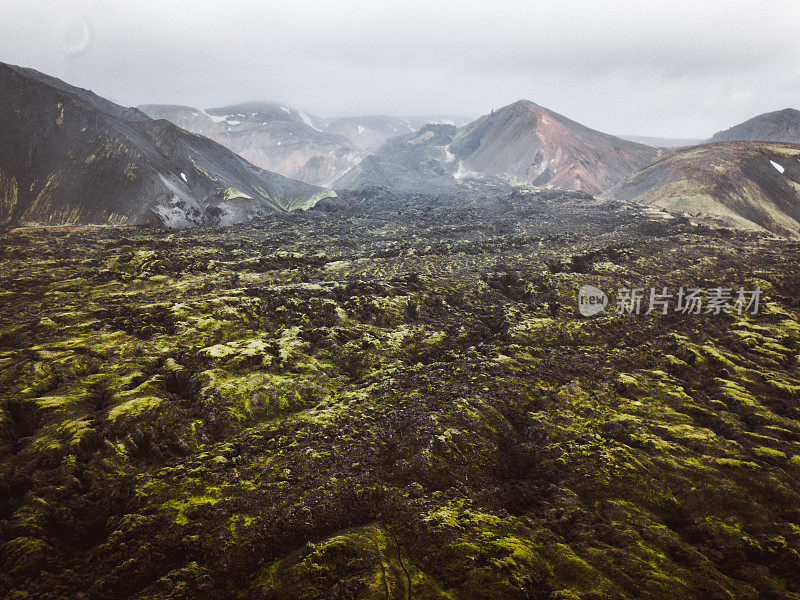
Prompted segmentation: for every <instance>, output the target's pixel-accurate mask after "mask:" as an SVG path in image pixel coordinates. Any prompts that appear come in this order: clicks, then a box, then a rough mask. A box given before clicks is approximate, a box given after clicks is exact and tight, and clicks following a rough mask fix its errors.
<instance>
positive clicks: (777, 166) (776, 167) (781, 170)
mask: <svg viewBox="0 0 800 600" xmlns="http://www.w3.org/2000/svg"><path fill="white" fill-rule="evenodd" d="M769 162H771V163H772V166H773V167H775V169H776V170H777V171H778V173H783V172H784V171H785V170H786V169H784V168H783V166H782V165H779V164H778V163H776V162H775V161H774V160H771V161H769Z"/></svg>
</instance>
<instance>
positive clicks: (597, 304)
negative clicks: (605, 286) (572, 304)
mask: <svg viewBox="0 0 800 600" xmlns="http://www.w3.org/2000/svg"><path fill="white" fill-rule="evenodd" d="M606 306H608V296H606V293H605V292H604V291H603V290H599V289H597V288H596V287H594V286H593V285H584V286H583V287H581V289H580V290H578V311H579V312H580V313H581V314H582V315H583V316H584V317H591V316H592V315H596V314H597V313H601V312H603V311H604V310H605V309H606Z"/></svg>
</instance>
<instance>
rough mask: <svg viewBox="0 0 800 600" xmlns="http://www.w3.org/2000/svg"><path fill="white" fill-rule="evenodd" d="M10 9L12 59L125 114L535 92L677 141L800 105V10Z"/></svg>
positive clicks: (516, 4)
mask: <svg viewBox="0 0 800 600" xmlns="http://www.w3.org/2000/svg"><path fill="white" fill-rule="evenodd" d="M4 4H5V6H2V7H1V8H2V10H1V11H0V12H1V14H2V15H3V19H2V21H0V60H2V61H5V62H11V63H15V64H22V65H24V66H30V67H33V68H36V69H39V70H42V71H45V72H47V73H50V74H53V75H56V76H58V77H61V78H63V79H65V80H67V81H68V82H70V83H74V84H76V85H80V86H82V87H88V88H91V89H93V90H94V91H96V92H98V93H99V94H101V95H104V96H107V97H110V98H111V99H113V100H115V101H117V102H120V103H123V104H126V105H135V104H139V103H148V102H150V103H155V102H168V103H180V104H190V105H196V106H203V107H207V106H214V105H225V104H230V103H233V102H238V101H243V100H251V99H274V100H280V101H283V102H288V103H292V104H294V105H297V106H301V107H303V108H305V109H306V110H308V111H310V112H314V113H316V114H319V115H321V116H335V115H346V114H378V113H383V114H426V113H451V114H459V115H466V116H478V115H480V114H483V113H486V112H488V111H489V110H491V109H492V108H498V107H499V106H502V105H504V104H507V103H509V102H513V101H515V100H517V99H520V98H527V99H529V100H533V101H534V102H537V103H539V104H542V105H544V106H547V107H549V108H551V109H553V110H556V111H557V112H560V113H562V114H565V115H566V116H568V117H570V118H573V119H575V120H578V121H581V122H583V123H585V124H586V125H589V126H591V127H594V128H597V129H601V130H604V131H609V132H612V133H619V134H640V135H661V136H680V137H706V136H709V135H711V134H712V133H713V132H714V131H716V130H719V129H724V128H727V127H729V126H730V125H733V124H734V123H737V122H739V121H742V120H744V119H746V118H749V117H751V116H753V115H755V114H758V113H761V112H765V111H768V110H775V109H778V108H784V107H786V106H795V107H797V106H800V64H798V62H797V60H796V57H797V56H798V54H800V52H798V51H800V38H798V36H797V35H796V23H797V21H798V17H800V4H798V3H797V2H796V0H776V1H773V2H770V3H755V2H752V1H749V2H743V1H739V0H733V1H732V0H706V1H703V0H701V1H699V2H691V3H690V2H675V1H673V2H661V3H658V5H653V4H651V3H642V2H632V1H627V0H625V1H622V0H617V1H610V2H561V3H558V4H557V5H556V4H555V3H550V2H529V1H516V0H493V1H492V2H488V1H486V2H463V1H441V2H431V1H430V0H427V1H426V2H418V1H416V0H414V1H411V2H406V3H402V5H400V4H398V3H394V2H382V1H375V0H373V1H371V2H367V1H361V0H359V1H343V2H336V3H320V2H312V1H310V0H294V1H293V2H249V1H248V2H245V1H239V2H236V1H232V2H231V1H229V2H226V3H220V2H202V1H194V2H184V1H177V2H167V3H165V2H107V1H105V0H104V1H98V0H95V1H88V2H87V1H74V0H67V1H61V2H57V3H34V4H32V3H23V2H10V3H9V2H6V3H4Z"/></svg>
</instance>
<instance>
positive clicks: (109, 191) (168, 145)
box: [0, 64, 800, 237]
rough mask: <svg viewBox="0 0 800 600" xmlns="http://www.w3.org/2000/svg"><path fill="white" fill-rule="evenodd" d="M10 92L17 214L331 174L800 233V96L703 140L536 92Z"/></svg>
mask: <svg viewBox="0 0 800 600" xmlns="http://www.w3.org/2000/svg"><path fill="white" fill-rule="evenodd" d="M0 99H1V100H2V103H0V127H2V131H3V137H2V138H1V139H0V200H1V201H2V204H1V205H0V224H2V225H5V226H11V225H20V224H48V225H54V224H87V223H93V224H130V225H146V224H154V225H160V226H165V227H186V226H197V225H227V224H231V223H236V222H241V221H246V220H249V219H252V218H255V217H258V216H261V215H266V214H269V213H270V212H274V211H288V210H293V209H297V208H307V207H309V206H311V205H313V204H314V203H315V202H316V201H318V200H319V199H320V198H323V197H326V196H331V195H335V192H333V191H332V190H333V189H338V190H345V189H371V188H375V187H384V188H388V189H390V190H392V191H394V192H400V193H406V192H411V193H439V192H441V191H444V190H447V191H448V192H452V191H457V190H459V189H461V190H464V189H466V188H465V187H464V186H465V184H468V185H470V186H472V188H471V189H473V190H474V189H475V187H474V186H475V185H487V186H488V187H487V188H486V189H487V190H489V189H496V188H495V187H493V186H496V185H501V186H514V185H521V186H525V187H534V188H558V189H566V190H574V191H582V192H588V193H590V194H594V195H600V196H606V197H615V198H617V199H620V200H624V201H631V202H636V203H643V204H648V205H653V206H657V207H660V208H663V209H666V210H670V211H674V212H682V213H687V214H689V215H691V216H693V217H698V218H708V219H710V220H711V222H718V223H722V224H725V225H730V226H735V227H745V228H750V229H756V230H763V231H768V232H771V233H774V234H777V235H785V236H791V237H800V211H798V209H797V207H798V205H800V177H799V176H798V174H800V162H798V156H799V155H800V146H798V145H797V144H799V143H800V111H797V110H794V109H785V110H781V111H776V112H772V113H766V114H763V115H759V116H757V117H754V118H753V119H750V120H748V121H745V122H744V123H741V124H739V125H736V126H734V127H732V128H730V129H728V130H726V131H723V132H719V133H717V134H715V135H714V136H713V137H712V138H711V139H710V140H707V141H705V142H702V141H699V140H667V139H660V138H634V139H631V138H630V137H629V138H627V139H626V138H622V137H617V136H613V135H610V134H607V133H603V132H600V131H596V130H594V129H591V128H588V127H586V126H584V125H582V124H580V123H577V122H576V121H573V120H571V119H569V118H567V117H565V116H563V115H560V114H558V113H556V112H554V111H551V110H549V109H547V108H545V107H542V106H540V105H538V104H535V103H533V102H531V101H528V100H520V101H518V102H514V103H512V104H509V105H508V106H505V107H503V108H500V109H497V110H492V111H491V112H489V113H488V114H485V115H483V116H481V117H479V118H477V119H475V120H469V119H467V118H465V117H454V116H447V115H431V116H422V117H390V116H360V117H359V116H355V117H342V118H333V119H322V118H319V117H316V116H313V115H311V114H309V113H307V112H306V111H303V110H302V109H299V108H295V107H292V106H289V105H285V104H280V103H274V102H249V103H244V104H236V105H230V106H224V107H218V108H207V109H198V108H193V107H189V106H177V105H154V104H151V105H142V106H140V107H139V108H125V107H122V106H119V105H116V104H114V103H112V102H109V101H108V100H105V99H103V98H100V97H99V96H97V95H95V94H94V93H92V92H90V91H87V90H82V89H79V88H76V87H73V86H70V85H69V84H67V83H64V82H62V81H60V80H58V79H55V78H53V77H49V76H47V75H44V74H41V73H38V72H37V71H33V70H31V69H25V68H21V67H15V66H11V65H4V64H0ZM636 140H639V141H636ZM642 141H648V142H649V143H641V142H642ZM694 142H698V143H696V144H694ZM684 144H693V145H684ZM469 182H471V183H469ZM487 193H489V192H488V191H487Z"/></svg>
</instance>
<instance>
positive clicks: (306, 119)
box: [297, 110, 319, 131]
mask: <svg viewBox="0 0 800 600" xmlns="http://www.w3.org/2000/svg"><path fill="white" fill-rule="evenodd" d="M297 115H298V116H299V117H300V118H301V119H302V120H303V123H305V124H306V125H308V126H309V127H311V129H313V130H314V131H319V129H317V128H316V127H314V121H312V120H311V117H309V116H308V115H307V114H306V113H304V112H303V111H302V110H298V111H297Z"/></svg>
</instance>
